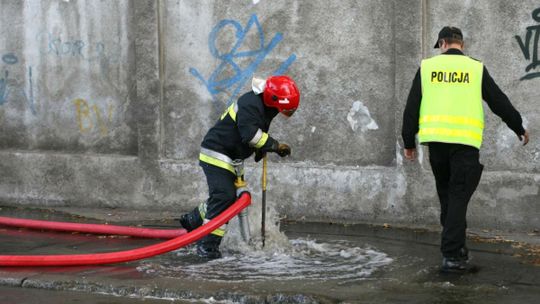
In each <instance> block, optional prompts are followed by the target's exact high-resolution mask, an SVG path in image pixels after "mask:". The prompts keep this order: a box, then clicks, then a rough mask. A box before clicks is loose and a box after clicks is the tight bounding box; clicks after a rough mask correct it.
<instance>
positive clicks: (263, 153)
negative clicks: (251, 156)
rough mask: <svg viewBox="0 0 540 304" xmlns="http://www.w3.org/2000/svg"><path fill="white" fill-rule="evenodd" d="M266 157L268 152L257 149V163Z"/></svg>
mask: <svg viewBox="0 0 540 304" xmlns="http://www.w3.org/2000/svg"><path fill="white" fill-rule="evenodd" d="M265 156H266V152H262V151H261V150H259V149H257V150H255V162H256V163H258V162H260V161H261V159H263V158H264V157H265Z"/></svg>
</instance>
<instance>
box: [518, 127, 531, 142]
mask: <svg viewBox="0 0 540 304" xmlns="http://www.w3.org/2000/svg"><path fill="white" fill-rule="evenodd" d="M519 140H520V141H522V142H523V145H524V146H525V145H526V144H528V143H529V131H527V130H525V134H523V135H520V136H519Z"/></svg>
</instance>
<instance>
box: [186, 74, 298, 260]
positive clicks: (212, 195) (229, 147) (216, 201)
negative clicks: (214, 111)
mask: <svg viewBox="0 0 540 304" xmlns="http://www.w3.org/2000/svg"><path fill="white" fill-rule="evenodd" d="M252 88H253V90H252V91H250V92H248V93H246V94H244V95H242V96H241V97H240V98H239V99H238V101H237V102H235V103H233V104H231V105H230V106H229V107H228V108H227V109H226V111H225V112H224V113H223V115H221V117H220V118H219V120H218V121H217V123H216V124H215V125H214V126H213V127H212V128H211V129H210V130H209V131H208V133H207V134H206V136H205V137H204V139H203V141H202V143H201V151H200V154H199V164H200V166H201V167H202V169H203V171H204V174H205V175H206V181H207V184H208V191H209V198H208V200H207V201H206V202H204V203H202V204H200V205H199V206H198V207H197V208H195V209H194V210H193V211H191V212H189V213H187V214H184V215H182V216H181V217H180V219H179V221H180V224H181V225H182V227H183V228H185V229H186V230H187V231H192V230H193V229H195V228H197V227H199V226H201V225H203V224H205V223H206V222H208V221H210V220H211V219H213V218H214V217H216V216H217V215H219V214H220V213H221V212H223V211H224V210H225V209H227V208H228V207H229V206H230V205H231V204H232V203H234V202H235V201H236V189H235V185H234V182H235V179H236V172H235V168H234V166H233V161H237V160H242V161H243V160H244V159H246V158H248V157H250V156H251V155H252V154H253V153H255V161H256V162H258V161H260V160H261V159H262V158H263V157H264V156H265V154H266V153H267V152H274V153H277V154H278V155H279V156H281V157H285V156H288V155H290V154H291V148H290V147H289V146H288V145H287V144H283V143H279V142H278V141H277V140H276V139H274V138H272V137H271V136H270V135H268V129H269V128H270V123H271V122H272V119H273V118H274V117H275V116H276V115H277V114H278V113H281V114H283V115H285V116H287V117H290V116H291V115H293V113H294V112H295V111H296V109H297V108H298V104H299V102H300V91H299V90H298V87H297V86H296V83H295V82H294V81H293V80H292V79H291V78H290V77H288V76H271V77H269V78H268V79H266V80H261V79H257V78H254V79H253V83H252ZM224 234H225V226H223V227H220V228H219V229H217V230H215V231H213V232H212V233H211V234H209V235H207V236H205V237H204V238H202V239H201V240H199V241H198V242H197V254H198V255H199V256H200V257H203V258H208V259H216V258H220V257H221V252H220V250H219V245H220V243H221V240H222V238H223V235H224Z"/></svg>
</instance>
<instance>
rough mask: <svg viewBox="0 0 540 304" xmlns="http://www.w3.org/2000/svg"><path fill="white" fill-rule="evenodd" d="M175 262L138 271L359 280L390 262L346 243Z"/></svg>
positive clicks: (295, 244)
mask: <svg viewBox="0 0 540 304" xmlns="http://www.w3.org/2000/svg"><path fill="white" fill-rule="evenodd" d="M174 254H176V255H177V257H178V259H173V260H171V259H167V260H166V261H163V262H164V263H159V264H158V263H146V264H143V265H141V266H139V267H138V270H139V271H143V272H147V273H154V274H159V275H162V276H172V277H182V278H194V279H195V278H197V279H199V280H200V279H203V280H210V281H227V282H232V281H235V282H245V281H266V280H272V279H279V280H330V279H336V280H348V281H351V280H361V279H365V278H368V277H370V275H371V274H372V273H374V272H375V271H376V270H378V269H380V268H381V267H383V266H386V265H388V264H390V263H391V262H392V259H391V258H390V257H388V256H387V255H386V254H385V253H384V252H380V251H378V250H376V249H374V248H372V247H370V246H368V245H366V246H365V247H364V248H361V247H354V246H352V245H351V244H350V243H348V242H345V241H332V242H328V243H321V242H317V241H315V240H310V239H301V238H300V239H293V240H291V241H290V248H287V249H283V250H278V251H268V250H266V251H260V250H257V251H250V252H237V251H236V252H229V251H224V258H222V259H218V260H213V261H208V262H203V261H199V262H197V261H196V260H194V259H193V256H194V248H193V247H191V248H183V249H180V250H178V251H176V252H175V253H174Z"/></svg>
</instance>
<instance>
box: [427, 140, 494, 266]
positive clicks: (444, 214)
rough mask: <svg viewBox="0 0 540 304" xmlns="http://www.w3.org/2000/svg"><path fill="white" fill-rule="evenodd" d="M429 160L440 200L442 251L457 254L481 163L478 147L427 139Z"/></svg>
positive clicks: (449, 255) (451, 254)
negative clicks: (430, 141) (428, 140)
mask: <svg viewBox="0 0 540 304" xmlns="http://www.w3.org/2000/svg"><path fill="white" fill-rule="evenodd" d="M429 161H430V164H431V169H432V171H433V175H434V176H435V183H436V186H437V194H438V196H439V201H440V204H441V218H440V221H441V225H442V227H443V230H442V237H441V252H442V254H443V256H444V257H447V258H454V257H459V253H460V249H461V248H463V247H465V230H466V229H467V220H466V216H467V206H468V204H469V200H470V199H471V196H472V195H473V193H474V191H475V190H476V187H477V186H478V183H479V182H480V177H481V176H482V170H483V168H484V167H483V166H482V165H481V164H480V162H479V151H478V149H477V148H475V147H472V146H466V145H460V144H448V143H438V142H432V143H429Z"/></svg>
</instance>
